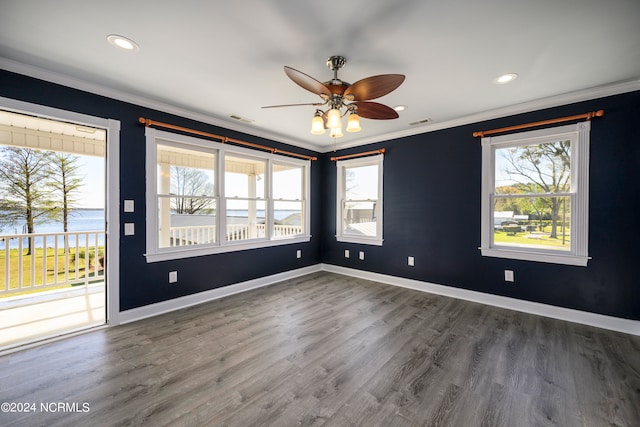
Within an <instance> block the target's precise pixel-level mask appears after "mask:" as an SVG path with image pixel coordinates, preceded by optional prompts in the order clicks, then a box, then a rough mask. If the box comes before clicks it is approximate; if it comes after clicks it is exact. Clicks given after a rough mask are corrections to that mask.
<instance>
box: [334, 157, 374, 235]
mask: <svg viewBox="0 0 640 427" xmlns="http://www.w3.org/2000/svg"><path fill="white" fill-rule="evenodd" d="M382 161H383V155H382V154H380V155H377V156H373V157H366V158H360V159H350V160H342V161H338V162H337V163H336V166H337V169H338V179H337V183H338V188H337V204H336V206H337V214H336V239H337V240H338V241H340V242H352V243H364V244H370V245H379V246H380V245H382Z"/></svg>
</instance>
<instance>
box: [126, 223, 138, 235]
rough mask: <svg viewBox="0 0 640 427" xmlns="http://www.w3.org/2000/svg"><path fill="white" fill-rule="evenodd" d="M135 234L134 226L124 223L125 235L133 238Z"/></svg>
mask: <svg viewBox="0 0 640 427" xmlns="http://www.w3.org/2000/svg"><path fill="white" fill-rule="evenodd" d="M134 234H136V232H135V227H134V224H133V223H132V222H125V223H124V235H125V236H133V235H134Z"/></svg>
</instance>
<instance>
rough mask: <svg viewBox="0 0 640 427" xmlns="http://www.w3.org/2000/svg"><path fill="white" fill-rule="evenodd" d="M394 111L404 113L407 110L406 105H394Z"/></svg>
mask: <svg viewBox="0 0 640 427" xmlns="http://www.w3.org/2000/svg"><path fill="white" fill-rule="evenodd" d="M393 109H394V110H396V111H404V110H406V109H407V106H406V105H396V106H395V107H393Z"/></svg>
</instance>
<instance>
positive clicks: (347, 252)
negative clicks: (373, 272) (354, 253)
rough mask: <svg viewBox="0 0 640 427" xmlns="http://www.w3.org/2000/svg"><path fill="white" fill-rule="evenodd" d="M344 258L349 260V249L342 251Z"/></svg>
mask: <svg viewBox="0 0 640 427" xmlns="http://www.w3.org/2000/svg"><path fill="white" fill-rule="evenodd" d="M344 257H345V258H349V249H345V250H344Z"/></svg>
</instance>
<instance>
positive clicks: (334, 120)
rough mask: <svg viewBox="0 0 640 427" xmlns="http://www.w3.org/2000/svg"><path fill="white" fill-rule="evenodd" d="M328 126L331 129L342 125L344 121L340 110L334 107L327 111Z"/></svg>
mask: <svg viewBox="0 0 640 427" xmlns="http://www.w3.org/2000/svg"><path fill="white" fill-rule="evenodd" d="M327 127H328V128H331V129H333V128H341V127H342V121H341V120H340V110H338V109H336V108H332V109H331V110H329V111H328V112H327Z"/></svg>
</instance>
